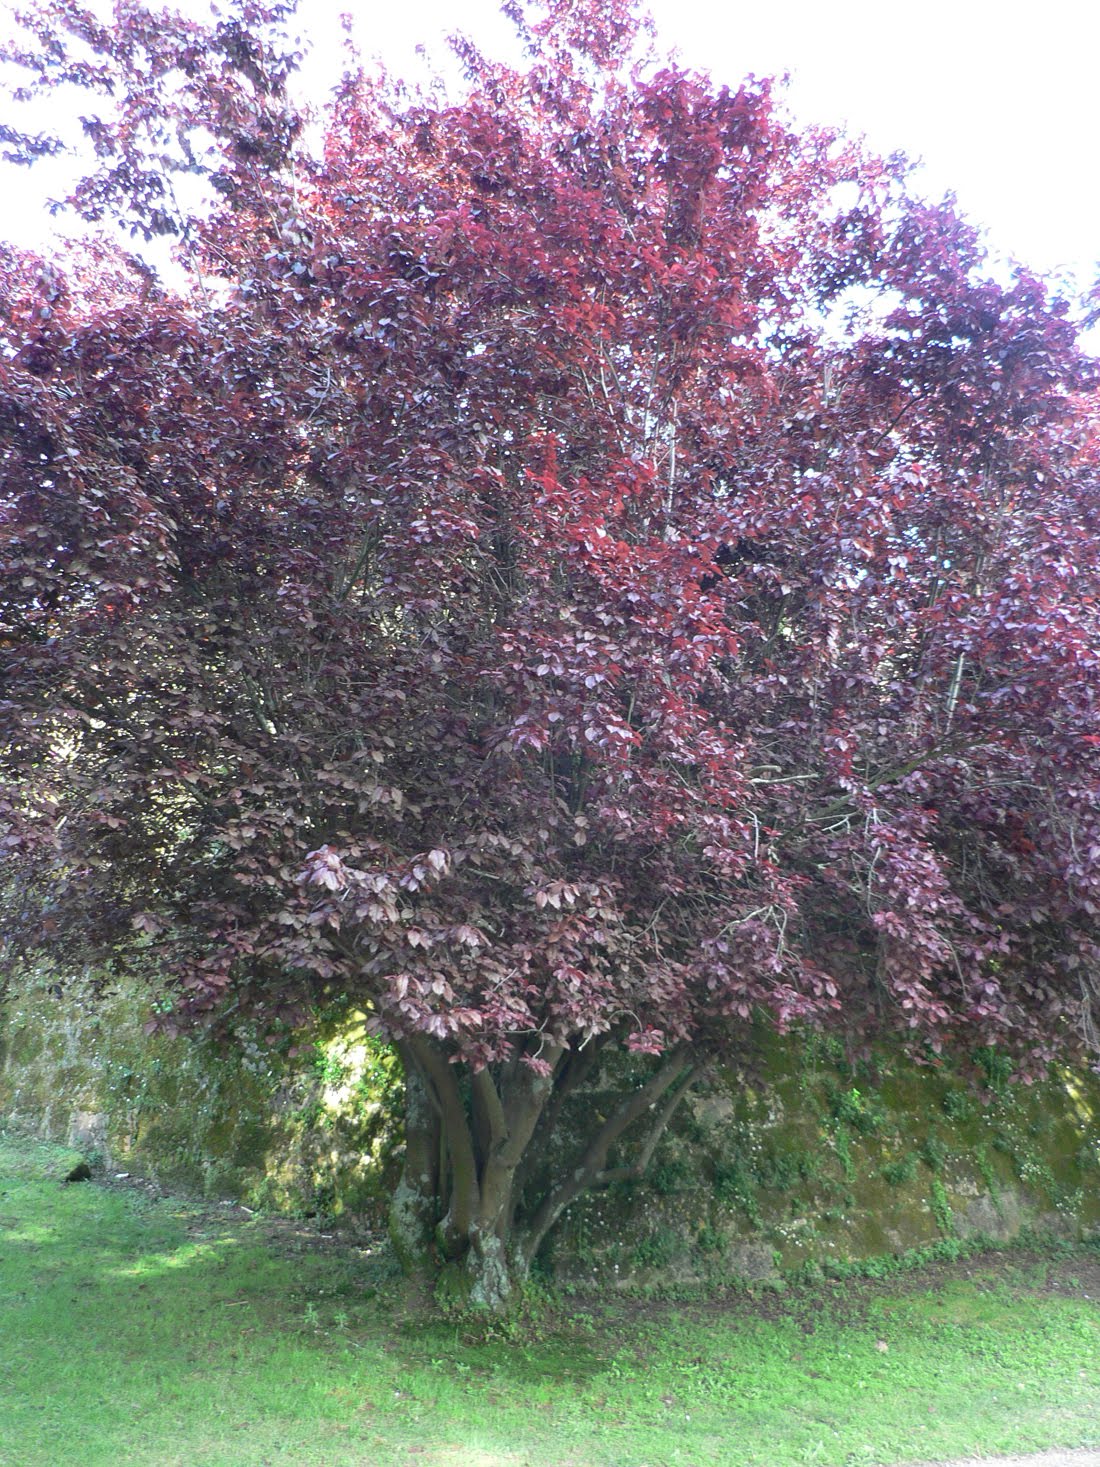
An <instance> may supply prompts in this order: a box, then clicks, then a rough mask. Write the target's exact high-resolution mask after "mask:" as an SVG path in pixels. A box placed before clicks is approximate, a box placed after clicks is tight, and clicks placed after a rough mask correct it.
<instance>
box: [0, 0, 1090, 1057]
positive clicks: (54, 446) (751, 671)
mask: <svg viewBox="0 0 1100 1467" xmlns="http://www.w3.org/2000/svg"><path fill="white" fill-rule="evenodd" d="M550 10H551V15H550V19H549V20H548V21H546V22H544V23H543V24H542V25H541V26H538V27H535V28H533V29H527V25H526V22H525V20H524V18H523V16H522V15H521V14H517V21H518V23H519V24H520V26H521V29H523V30H525V32H526V34H527V37H528V40H529V41H530V44H531V51H532V58H533V59H532V62H531V67H530V70H529V71H528V72H527V73H526V74H516V73H513V72H511V71H508V70H506V69H503V68H501V67H497V66H495V65H493V64H490V63H488V62H486V61H484V60H483V59H482V58H480V57H479V56H478V55H477V54H476V53H475V52H474V51H473V49H472V48H470V47H466V48H464V50H463V53H462V54H463V59H464V61H465V64H466V67H467V71H468V79H469V91H468V95H467V96H466V97H465V98H464V99H463V100H462V101H461V102H458V103H454V104H444V103H441V102H439V101H438V100H432V99H428V98H425V97H419V96H415V95H412V96H409V95H406V94H404V93H403V92H402V91H401V89H400V88H399V87H397V86H391V85H390V84H389V83H387V82H386V81H384V80H383V81H377V80H374V81H369V80H367V79H365V78H364V77H361V76H356V75H350V76H348V77H346V78H345V80H344V82H343V84H342V85H341V87H340V89H339V91H338V93H337V95H336V98H335V101H334V103H333V106H332V108H331V111H330V112H329V113H328V114H327V115H326V120H325V125H324V130H323V143H319V144H317V145H316V147H314V145H313V143H312V141H311V140H312V139H313V138H314V136H315V135H319V133H317V130H316V129H314V131H310V130H309V129H308V128H307V129H305V130H303V119H302V117H300V116H299V114H298V113H297V112H296V111H295V109H294V107H293V106H292V104H291V102H290V101H289V99H288V93H287V90H286V79H287V75H288V73H289V69H290V67H291V66H292V63H293V56H292V55H291V54H290V53H289V52H288V51H287V49H286V48H285V47H283V48H282V49H280V43H279V40H278V35H279V33H278V28H277V26H273V25H272V22H277V21H278V20H279V18H280V16H279V13H278V12H271V13H268V14H267V15H266V16H265V15H264V14H263V13H261V11H260V10H259V8H258V6H256V5H253V4H249V5H246V6H244V7H243V9H242V11H241V12H240V13H239V15H238V18H237V19H234V20H231V21H226V22H223V23H221V24H220V25H219V26H218V27H217V28H216V29H215V30H214V31H213V32H212V33H208V32H205V31H203V30H202V29H201V28H200V27H198V26H197V25H196V24H194V23H192V22H183V21H179V22H172V23H169V22H168V21H166V20H165V19H164V18H162V17H157V18H156V20H155V21H154V20H153V19H152V18H151V17H150V16H148V15H147V14H146V13H145V12H143V11H141V10H140V9H139V8H137V7H136V6H134V5H127V6H126V7H125V10H124V11H121V12H120V20H119V24H118V27H117V28H116V30H114V31H113V32H111V33H105V32H102V31H100V30H98V29H97V28H96V23H95V22H94V21H93V20H91V19H90V18H88V17H85V16H84V15H83V13H82V12H80V11H79V9H78V7H77V6H76V5H75V4H66V5H65V6H62V7H58V6H52V7H50V9H49V11H48V12H43V16H44V18H40V19H39V20H38V21H35V22H34V25H35V26H36V27H37V29H38V32H39V35H40V37H41V38H42V39H43V41H44V42H45V43H46V44H45V48H44V49H42V50H41V51H40V53H38V54H35V48H34V46H33V45H31V46H29V47H28V49H27V51H26V53H25V55H24V56H23V60H24V64H25V65H27V66H28V67H30V68H31V70H32V72H34V71H35V69H36V68H37V70H38V72H39V73H40V74H39V78H38V82H37V83H35V84H36V85H38V84H41V85H43V86H48V85H50V84H52V82H53V81H54V79H55V78H69V79H75V80H76V81H77V82H78V83H80V84H82V85H86V86H88V87H90V88H92V89H93V90H96V89H98V90H99V91H100V92H101V93H102V94H103V100H102V102H101V103H99V104H97V105H98V106H99V108H100V115H98V116H97V117H96V118H95V119H94V120H92V121H90V122H89V124H88V130H89V134H90V136H91V137H92V138H93V141H94V143H95V148H96V153H97V155H98V158H99V160H100V161H99V164H98V167H97V169H96V171H94V172H93V173H92V174H91V176H90V177H89V178H88V179H86V180H85V181H84V182H83V183H82V184H81V186H80V189H79V190H78V193H77V195H76V204H77V207H78V208H79V209H81V210H82V211H83V212H84V214H85V215H86V217H88V218H91V219H98V218H101V217H103V218H107V217H111V216H114V217H118V218H120V219H122V220H123V221H124V222H127V223H129V224H132V225H133V226H135V227H136V228H137V229H138V230H140V231H143V232H145V233H146V234H156V233H158V232H164V231H174V232H175V233H177V234H178V235H179V236H180V239H181V246H180V251H179V258H180V263H181V267H182V268H183V269H185V270H186V272H187V287H186V289H185V290H181V291H178V292H177V291H175V290H169V289H167V288H166V287H164V286H162V285H160V284H159V283H157V282H156V281H155V280H154V279H151V278H150V276H149V272H148V270H147V269H143V268H140V267H137V266H134V264H133V262H132V261H128V260H127V259H126V258H125V257H124V256H123V255H122V254H121V253H118V252H115V251H113V250H109V249H107V247H105V246H103V247H96V249H95V250H94V251H91V252H89V253H88V255H87V256H86V257H85V258H84V259H78V258H74V259H73V260H72V261H70V262H67V263H66V265H65V266H64V269H63V270H62V269H61V268H56V269H55V268H53V267H50V266H47V265H45V264H43V263H41V262H37V261H31V260H28V259H26V258H19V257H16V256H14V255H9V256H8V257H7V258H6V260H5V262H4V265H5V269H4V283H3V301H2V307H0V309H2V329H3V346H2V348H0V384H2V399H0V414H2V418H0V432H2V434H3V444H4V449H3V452H4V458H3V488H2V500H0V513H2V515H3V520H2V535H3V539H2V551H0V553H2V556H3V570H4V584H3V590H2V592H0V596H2V602H0V615H2V627H0V636H2V638H3V649H4V657H5V662H6V670H5V683H4V693H3V697H4V699H5V701H4V703H3V705H2V706H3V716H4V720H5V724H6V727H7V730H8V742H7V744H6V753H5V755H4V766H5V769H6V771H7V774H8V776H9V779H10V784H9V791H10V792H9V794H8V796H7V803H6V804H5V805H4V807H3V810H4V819H5V820H6V822H7V824H6V830H7V834H6V837H5V840H6V846H7V849H8V851H9V852H10V857H9V859H10V860H11V861H13V862H17V863H19V866H20V869H21V870H28V869H31V868H32V867H33V869H35V870H36V871H39V872H42V873H44V877H43V878H42V879H47V880H49V881H50V882H52V884H53V890H52V895H51V898H50V899H51V903H52V904H53V906H54V907H55V908H56V913H57V916H56V921H57V922H58V923H60V928H61V930H64V929H65V926H66V923H69V925H71V919H72V917H73V914H75V915H76V918H77V921H78V923H79V926H80V929H81V931H82V933H83V935H84V936H85V937H86V938H93V939H95V940H96V941H98V942H99V943H100V944H105V945H108V946H110V945H115V946H116V947H117V945H118V944H119V943H120V941H121V940H122V934H124V933H130V932H132V931H133V930H135V929H136V930H137V931H138V932H139V933H141V934H143V935H144V936H143V939H142V940H143V941H144V942H147V943H148V944H150V945H151V948H152V950H153V951H154V952H156V953H157V954H158V955H160V957H161V958H162V959H163V962H164V964H165V966H166V968H167V969H168V970H169V971H171V972H172V973H174V974H175V978H174V984H175V988H174V992H175V995H176V1008H175V1014H176V1016H177V1017H178V1016H186V1015H193V1014H196V1013H209V1012H215V1011H217V1010H219V1009H220V1008H221V1006H223V1005H224V1004H225V1002H226V1001H227V999H230V998H232V999H233V1000H235V1001H237V1002H238V1003H240V1004H243V1005H246V1006H251V1007H252V1008H254V1009H260V1010H263V1011H264V1012H266V1013H267V1014H268V1015H269V1016H274V1017H275V1018H279V1017H281V1018H283V1019H285V1020H286V1021H287V1022H291V1023H293V1022H295V1021H296V1020H297V1018H298V1017H300V1016H301V1015H303V1014H304V1013H306V1012H307V1011H308V1010H309V1009H310V1008H312V1007H313V1006H315V1005H316V1004H318V1003H327V1002H331V1001H332V1000H334V999H337V998H346V999H347V1000H349V1001H353V1002H355V1003H357V1004H365V1005H367V1006H369V1008H370V1011H371V1013H372V1015H373V1016H374V1021H375V1022H376V1024H377V1026H378V1028H379V1030H380V1031H381V1032H383V1033H385V1034H389V1035H391V1036H394V1037H396V1038H398V1039H399V1040H402V1041H406V1040H415V1042H417V1043H423V1041H425V1040H430V1041H431V1044H432V1045H433V1046H435V1049H436V1050H437V1051H438V1052H439V1053H442V1054H445V1055H447V1056H450V1057H451V1058H452V1059H454V1060H456V1061H462V1062H464V1063H465V1064H467V1065H469V1066H471V1067H472V1068H473V1070H474V1071H477V1070H479V1069H481V1068H482V1067H485V1066H489V1067H490V1072H491V1073H492V1074H493V1075H494V1076H495V1077H497V1078H498V1079H500V1077H502V1076H505V1075H506V1074H511V1073H514V1072H515V1061H516V1060H517V1059H519V1060H522V1061H523V1063H524V1064H525V1065H526V1066H528V1067H529V1068H530V1070H532V1071H534V1072H535V1073H536V1074H539V1073H542V1074H544V1075H546V1076H548V1077H552V1076H554V1075H557V1074H560V1073H562V1072H563V1067H566V1066H567V1065H568V1063H569V1057H570V1056H571V1055H572V1056H574V1057H575V1056H576V1055H577V1053H578V1051H579V1050H580V1048H581V1047H582V1046H588V1045H595V1046H597V1047H598V1046H599V1045H601V1044H603V1043H606V1042H612V1043H621V1044H625V1045H626V1046H627V1047H628V1048H630V1049H634V1050H639V1051H643V1052H646V1053H653V1054H666V1053H672V1052H677V1053H679V1052H681V1051H685V1047H686V1049H687V1050H690V1052H691V1053H692V1054H695V1055H699V1054H702V1055H718V1056H722V1055H726V1054H729V1053H731V1052H732V1051H734V1050H736V1047H737V1045H738V1043H739V1035H740V1034H741V1033H743V1031H744V1030H745V1029H746V1027H747V1026H748V1024H749V1022H750V1020H751V1019H752V1017H753V1015H754V1014H757V1013H759V1012H760V1011H763V1012H765V1013H767V1014H770V1015H771V1016H773V1017H774V1019H775V1020H776V1021H777V1022H778V1023H779V1024H781V1025H788V1024H791V1023H793V1022H798V1023H810V1024H832V1025H837V1026H839V1027H841V1028H843V1029H844V1030H846V1031H848V1032H849V1033H853V1034H857V1035H860V1036H867V1035H870V1034H871V1033H873V1032H877V1031H887V1032H891V1033H897V1032H901V1033H903V1034H906V1035H908V1036H910V1037H911V1039H912V1040H913V1042H914V1043H915V1044H916V1046H917V1047H918V1048H919V1049H921V1050H922V1051H923V1052H925V1053H928V1052H934V1051H937V1050H938V1049H939V1048H940V1047H941V1046H942V1045H945V1044H951V1045H961V1046H973V1045H975V1044H996V1045H999V1046H1002V1047H1004V1048H1006V1049H1009V1050H1012V1051H1015V1052H1016V1053H1017V1054H1018V1055H1019V1056H1021V1058H1022V1060H1023V1063H1024V1067H1025V1069H1026V1068H1028V1067H1032V1066H1034V1065H1036V1064H1039V1063H1041V1062H1043V1061H1045V1060H1047V1059H1048V1058H1049V1057H1051V1056H1052V1055H1054V1054H1056V1053H1060V1052H1066V1053H1073V1052H1075V1051H1077V1050H1078V1049H1079V1048H1080V1046H1081V1043H1082V1041H1083V1039H1084V1038H1085V1036H1086V1033H1087V1030H1088V1003H1089V998H1090V994H1094V993H1095V974H1096V971H1097V961H1098V958H1100V949H1098V947H1097V940H1098V930H1100V929H1098V914H1100V867H1098V864H1097V857H1098V856H1100V804H1098V791H1100V721H1098V718H1097V692H1098V682H1097V652H1098V648H1100V635H1098V632H1100V628H1098V621H1097V606H1098V603H1097V593H1098V589H1100V587H1098V581H1100V553H1098V543H1097V540H1098V530H1100V515H1098V511H1100V497H1098V492H1097V490H1098V484H1097V448H1096V443H1097V436H1096V432H1095V421H1094V408H1093V406H1092V404H1093V402H1094V398H1093V396H1092V394H1093V392H1094V388H1095V369H1094V367H1093V365H1092V363H1091V362H1089V360H1088V359H1087V358H1083V357H1082V356H1081V355H1080V354H1079V352H1078V349H1077V347H1076V346H1075V335H1074V328H1073V326H1072V325H1071V321H1070V318H1069V315H1068V313H1067V309H1066V307H1065V306H1064V305H1063V304H1062V303H1061V302H1060V301H1058V300H1057V299H1055V298H1053V297H1052V296H1051V294H1050V292H1049V290H1048V288H1047V287H1046V286H1045V285H1044V283H1043V282H1041V281H1039V280H1036V279H1034V278H1033V277H1031V276H1030V275H1028V274H1027V273H1026V272H1024V271H1017V272H1016V273H1015V274H1014V275H1013V277H1012V278H1011V279H1010V280H1008V281H1007V283H1001V284H998V283H994V282H993V281H992V280H991V279H989V278H987V277H986V276H985V275H983V273H982V255H981V251H980V248H979V246H978V243H977V241H976V238H975V235H974V233H973V231H972V230H971V229H970V228H969V226H967V225H966V224H965V223H964V222H963V221H962V220H960V218H959V217H958V216H957V215H956V213H955V212H954V210H953V208H952V207H951V206H950V205H948V204H945V205H940V206H935V207H932V206H929V205H927V204H924V203H922V202H920V201H919V200H915V199H912V198H911V197H909V196H907V194H906V192H905V187H904V180H903V177H902V173H901V169H900V166H899V165H898V164H896V163H891V164H883V163H882V162H880V161H878V160H876V159H873V158H869V157H866V156H864V155H863V154H862V153H861V152H860V150H859V149H858V148H856V147H855V146H852V145H850V144H847V143H845V142H844V141H843V140H841V139H839V138H837V137H835V136H832V135H828V134H824V133H818V132H813V131H809V132H802V133H796V132H793V131H792V130H791V129H790V127H789V125H788V124H787V123H786V122H785V120H784V118H783V115H782V113H781V111H779V110H777V108H776V106H775V105H774V103H773V101H772V99H771V96H770V93H769V89H768V87H767V85H766V84H762V83H754V82H750V83H746V84H745V85H744V86H742V87H740V88H738V89H735V90H729V89H725V88H719V87H717V86H715V85H714V84H712V83H711V82H710V81H709V80H708V79H707V78H705V77H701V76H698V75H695V74H692V73H687V72H684V71H682V70H679V69H677V68H676V67H672V66H666V67H663V68H661V67H659V66H656V65H647V66H643V65H638V66H637V67H634V68H633V69H632V61H631V58H632V57H633V56H634V54H635V52H634V49H633V48H634V45H635V30H636V28H635V26H634V24H633V20H632V17H631V15H630V13H629V12H627V11H626V10H623V11H620V10H619V9H618V8H617V7H616V6H612V7H608V6H607V5H595V4H587V3H585V0H560V3H557V4H555V5H553V6H551V7H550ZM82 57H83V58H84V59H83V60H81V59H80V58H82ZM39 141H40V142H41V140H39ZM166 159H167V160H168V161H167V162H166ZM173 159H174V160H175V164H174V165H173V164H172V162H171V160H173ZM173 166H175V167H177V168H178V170H179V171H181V172H186V171H190V172H194V173H197V174H200V175H201V176H203V177H204V178H205V179H206V180H207V181H208V184H209V185H210V202H209V204H208V205H206V206H203V207H199V206H198V205H196V206H195V208H194V209H193V210H192V211H191V212H190V213H188V212H187V211H186V210H185V209H184V208H183V206H182V205H181V204H180V202H179V200H178V198H177V191H175V190H173V188H172V186H171V180H172V167H173ZM845 322H847V324H845ZM685 1052H686V1051H685ZM500 1083H501V1085H502V1086H504V1084H505V1082H504V1080H503V1079H500Z"/></svg>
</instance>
